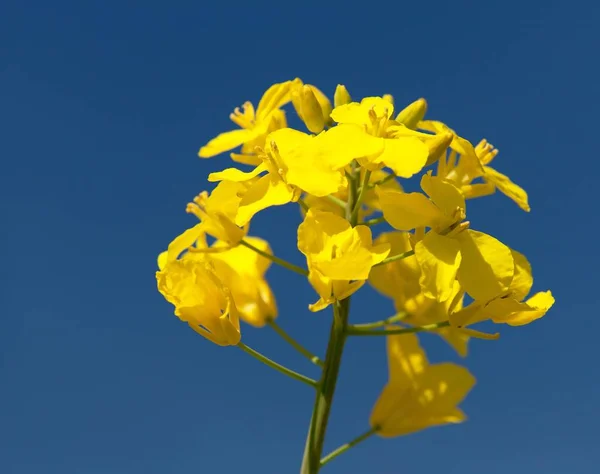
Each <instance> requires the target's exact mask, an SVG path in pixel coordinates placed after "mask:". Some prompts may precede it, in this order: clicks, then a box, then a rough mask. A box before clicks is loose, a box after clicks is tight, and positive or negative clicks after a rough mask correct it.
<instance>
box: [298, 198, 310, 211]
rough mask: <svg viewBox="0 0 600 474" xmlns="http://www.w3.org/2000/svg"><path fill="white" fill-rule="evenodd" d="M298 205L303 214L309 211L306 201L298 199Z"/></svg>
mask: <svg viewBox="0 0 600 474" xmlns="http://www.w3.org/2000/svg"><path fill="white" fill-rule="evenodd" d="M298 204H300V207H301V208H302V209H303V210H304V212H308V210H309V209H310V207H309V206H308V204H306V201H305V200H304V199H302V198H298Z"/></svg>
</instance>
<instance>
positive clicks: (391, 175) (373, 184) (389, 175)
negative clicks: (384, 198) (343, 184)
mask: <svg viewBox="0 0 600 474" xmlns="http://www.w3.org/2000/svg"><path fill="white" fill-rule="evenodd" d="M395 177H396V175H395V174H394V173H391V174H388V175H387V176H386V177H385V178H383V179H380V180H379V181H375V182H374V183H371V184H369V186H370V187H371V188H374V187H375V186H381V185H382V184H385V183H387V182H388V181H391V180H392V179H394V178H395Z"/></svg>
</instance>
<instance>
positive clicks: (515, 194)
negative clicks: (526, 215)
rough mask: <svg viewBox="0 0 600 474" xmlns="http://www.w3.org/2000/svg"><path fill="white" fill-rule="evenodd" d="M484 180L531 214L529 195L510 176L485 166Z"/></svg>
mask: <svg viewBox="0 0 600 474" xmlns="http://www.w3.org/2000/svg"><path fill="white" fill-rule="evenodd" d="M483 170H484V175H483V179H485V180H486V181H489V182H491V183H493V184H494V186H496V187H497V188H498V189H499V190H500V191H501V192H502V193H503V194H505V195H506V196H508V197H509V198H511V199H512V200H513V201H514V202H516V203H517V205H518V206H519V207H520V208H521V209H523V210H524V211H526V212H529V211H530V210H531V208H530V207H529V202H528V199H527V193H526V192H525V190H524V189H523V188H521V187H520V186H518V185H516V184H515V183H513V182H512V181H511V180H510V178H509V177H508V176H505V175H503V174H502V173H499V172H498V171H496V170H495V169H494V168H490V167H489V166H484V167H483Z"/></svg>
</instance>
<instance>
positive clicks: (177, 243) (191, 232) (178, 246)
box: [163, 223, 203, 264]
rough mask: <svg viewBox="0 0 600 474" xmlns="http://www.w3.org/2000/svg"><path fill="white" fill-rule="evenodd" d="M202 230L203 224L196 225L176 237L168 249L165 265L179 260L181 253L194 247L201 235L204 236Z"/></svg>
mask: <svg viewBox="0 0 600 474" xmlns="http://www.w3.org/2000/svg"><path fill="white" fill-rule="evenodd" d="M202 229H203V228H202V223H200V224H196V225H195V226H194V227H192V228H191V229H187V230H185V231H184V232H183V233H182V234H180V235H178V236H177V237H175V238H174V239H173V241H172V242H171V243H170V244H169V247H168V248H167V256H166V260H165V259H164V257H163V261H164V264H167V263H169V262H172V261H173V260H175V259H177V257H179V255H180V254H181V252H183V251H184V250H186V249H188V248H189V247H191V246H192V245H194V242H196V240H198V237H199V236H200V234H202Z"/></svg>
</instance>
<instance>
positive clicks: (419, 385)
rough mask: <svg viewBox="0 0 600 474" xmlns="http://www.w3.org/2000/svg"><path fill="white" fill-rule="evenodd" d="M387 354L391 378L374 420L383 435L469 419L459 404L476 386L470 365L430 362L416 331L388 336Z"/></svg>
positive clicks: (378, 404)
mask: <svg viewBox="0 0 600 474" xmlns="http://www.w3.org/2000/svg"><path fill="white" fill-rule="evenodd" d="M387 354H388V364H389V381H388V384H387V385H386V386H385V388H384V389H383V392H382V393H381V395H380V396H379V399H378V400H377V402H376V403H375V406H374V408H373V411H372V412H371V419H370V424H371V426H372V427H373V428H374V429H376V430H377V434H378V435H379V436H382V437H384V438H391V437H394V436H402V435H406V434H410V433H414V432H416V431H420V430H423V429H426V428H429V427H432V426H439V425H445V424H448V423H460V422H462V421H464V420H465V418H466V416H465V414H464V413H463V412H462V410H461V409H460V408H458V405H459V404H460V402H461V401H462V400H463V399H464V398H465V397H466V395H467V394H468V393H469V391H470V390H471V388H472V387H473V385H475V378H474V377H473V376H472V375H471V374H470V372H469V371H468V370H467V369H466V368H464V367H461V366H459V365H456V364H451V363H444V364H435V365H429V362H428V361H427V357H426V355H425V352H424V351H423V349H421V347H420V346H419V340H418V338H417V336H416V335H414V334H403V335H396V336H388V337H387Z"/></svg>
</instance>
